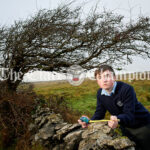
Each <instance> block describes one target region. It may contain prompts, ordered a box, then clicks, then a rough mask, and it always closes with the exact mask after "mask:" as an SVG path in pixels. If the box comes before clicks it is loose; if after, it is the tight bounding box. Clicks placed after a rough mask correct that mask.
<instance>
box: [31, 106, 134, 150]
mask: <svg viewBox="0 0 150 150" xmlns="http://www.w3.org/2000/svg"><path fill="white" fill-rule="evenodd" d="M32 117H33V119H34V122H33V123H32V124H30V125H29V130H30V131H31V133H32V137H31V143H32V144H35V143H40V144H41V145H43V146H45V147H47V148H48V149H49V150H134V149H135V148H134V146H135V143H134V142H132V141H130V140H129V139H128V138H127V137H121V136H120V135H119V134H117V133H116V132H115V131H114V130H113V129H111V128H109V127H108V125H107V123H105V122H102V123H92V124H90V125H89V127H88V128H85V129H82V128H81V126H80V125H79V124H78V123H76V124H69V123H67V122H64V121H63V119H62V116H61V115H60V114H55V113H54V112H52V111H51V110H50V109H49V108H40V107H39V108H38V109H37V111H36V113H35V114H34V115H33V116H32Z"/></svg>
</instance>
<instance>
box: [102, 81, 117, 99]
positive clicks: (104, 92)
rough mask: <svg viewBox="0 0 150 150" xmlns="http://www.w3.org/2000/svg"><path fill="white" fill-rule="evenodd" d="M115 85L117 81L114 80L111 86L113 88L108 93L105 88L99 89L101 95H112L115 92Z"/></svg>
mask: <svg viewBox="0 0 150 150" xmlns="http://www.w3.org/2000/svg"><path fill="white" fill-rule="evenodd" d="M116 86H117V82H116V81H115V82H114V86H113V89H112V91H111V93H110V94H109V93H107V91H106V90H104V89H102V91H101V95H106V96H111V95H112V93H115V90H116Z"/></svg>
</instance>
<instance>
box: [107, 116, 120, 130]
mask: <svg viewBox="0 0 150 150" xmlns="http://www.w3.org/2000/svg"><path fill="white" fill-rule="evenodd" d="M108 126H109V127H110V128H112V129H115V128H117V126H118V118H117V117H116V116H110V121H108Z"/></svg>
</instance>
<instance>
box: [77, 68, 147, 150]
mask: <svg viewBox="0 0 150 150" xmlns="http://www.w3.org/2000/svg"><path fill="white" fill-rule="evenodd" d="M95 78H96V80H97V83H98V85H99V86H100V89H99V90H98V92H97V107H96V111H95V114H94V115H93V117H92V118H91V120H100V119H104V117H105V113H106V110H108V111H109V112H110V114H111V117H110V121H108V126H109V127H110V128H112V129H115V128H117V127H118V124H120V128H121V130H122V133H123V135H125V136H128V137H129V138H130V139H131V140H133V141H135V143H136V145H137V146H136V147H137V148H136V149H141V150H149V149H150V142H149V140H150V113H149V112H148V110H147V109H146V108H145V107H144V106H143V105H142V104H141V103H140V102H138V100H137V98H136V93H135V91H134V89H133V87H132V86H130V85H128V84H126V83H124V82H121V81H116V76H115V72H114V70H113V69H112V67H111V66H108V65H102V66H100V67H99V69H98V70H96V71H95ZM118 119H119V120H120V121H119V122H118ZM78 122H79V124H81V125H82V127H83V128H86V127H87V125H88V124H86V123H85V122H82V121H81V120H78Z"/></svg>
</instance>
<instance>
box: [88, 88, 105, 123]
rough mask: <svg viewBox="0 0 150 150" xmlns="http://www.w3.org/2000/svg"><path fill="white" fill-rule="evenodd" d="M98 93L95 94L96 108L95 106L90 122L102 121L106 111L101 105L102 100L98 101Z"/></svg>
mask: <svg viewBox="0 0 150 150" xmlns="http://www.w3.org/2000/svg"><path fill="white" fill-rule="evenodd" d="M99 94H100V91H98V92H97V106H96V111H95V114H94V115H93V117H92V118H91V120H101V119H104V117H105V113H106V109H105V107H104V105H103V104H102V100H100V97H99Z"/></svg>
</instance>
